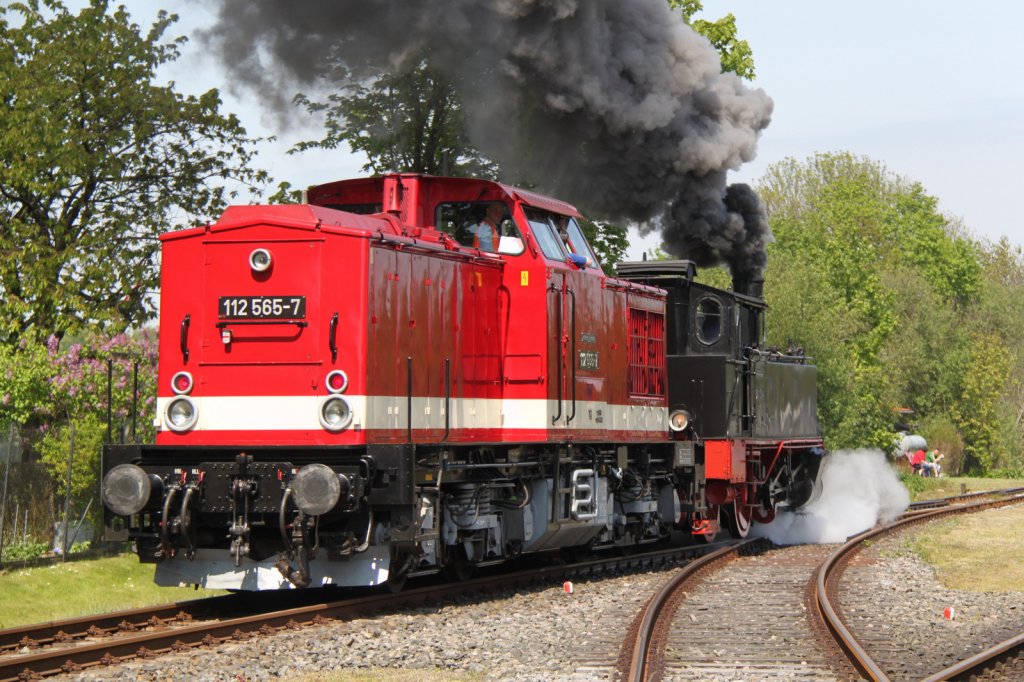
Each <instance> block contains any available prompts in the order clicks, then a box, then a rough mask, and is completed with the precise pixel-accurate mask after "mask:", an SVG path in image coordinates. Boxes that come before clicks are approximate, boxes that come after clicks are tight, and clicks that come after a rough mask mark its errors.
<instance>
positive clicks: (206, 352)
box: [201, 228, 323, 364]
mask: <svg viewBox="0 0 1024 682" xmlns="http://www.w3.org/2000/svg"><path fill="white" fill-rule="evenodd" d="M267 229H268V231H269V230H270V229H271V228H267ZM277 232H280V230H274V233H277ZM227 234H230V232H229V233H227ZM218 236H220V235H218ZM205 247H206V248H205V252H206V257H205V262H204V263H203V265H204V267H203V278H204V281H203V285H204V286H203V305H204V312H205V318H206V320H205V322H204V324H203V334H202V341H201V344H202V356H201V357H202V361H203V362H204V363H211V364H279V363H308V362H315V361H316V360H317V359H318V358H319V357H320V356H319V341H318V340H319V339H320V337H321V336H323V335H322V334H317V333H315V330H316V329H318V328H319V327H320V325H319V319H318V315H319V312H320V293H319V292H320V290H321V282H320V280H321V274H322V272H321V270H322V263H321V254H322V241H321V240H319V239H316V240H309V239H307V240H298V239H287V240H286V239H282V238H281V237H273V238H267V239H254V240H245V241H213V240H211V241H208V242H206V244H205ZM257 251H263V252H265V254H257V253H256V252H257ZM254 254H255V255H254ZM268 259H269V265H267V267H266V268H265V269H263V270H258V268H259V267H262V266H263V263H264V262H265V261H266V260H268ZM254 261H255V263H256V265H255V266H254Z"/></svg>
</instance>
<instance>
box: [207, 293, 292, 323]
mask: <svg viewBox="0 0 1024 682" xmlns="http://www.w3.org/2000/svg"><path fill="white" fill-rule="evenodd" d="M217 316H218V317H219V318H220V319H222V320H223V319H230V320H280V319H284V320H294V319H305V317H306V297H305V296H221V297H220V300H219V302H218V304H217Z"/></svg>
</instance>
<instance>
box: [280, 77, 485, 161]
mask: <svg viewBox="0 0 1024 682" xmlns="http://www.w3.org/2000/svg"><path fill="white" fill-rule="evenodd" d="M347 73H348V72H347V70H346V69H345V67H344V66H343V65H340V64H338V65H335V74H337V75H338V76H339V77H338V78H337V79H336V80H338V81H339V82H342V83H343V86H342V88H341V90H340V92H337V93H334V94H332V95H330V96H329V97H328V98H327V101H326V102H313V101H311V100H310V99H309V98H308V97H306V96H304V95H299V96H298V97H297V98H296V101H297V102H298V103H299V104H302V105H304V106H305V107H306V109H308V110H309V112H310V113H314V114H323V116H324V122H325V126H326V128H327V130H326V133H325V135H324V137H323V138H322V139H321V140H319V141H314V142H300V143H299V144H298V145H296V147H295V149H294V150H293V151H303V150H305V149H310V148H314V147H315V148H320V149H336V148H337V147H338V146H339V145H341V144H342V143H347V144H348V146H349V149H351V150H352V151H353V152H361V153H363V154H365V155H366V158H367V162H366V164H365V165H364V166H363V170H364V171H368V172H370V173H374V174H379V173H387V172H407V173H425V174H428V175H451V176H455V177H469V176H473V177H486V178H493V177H496V175H497V166H496V164H494V163H493V162H491V161H489V160H487V159H485V158H484V157H483V156H482V155H481V154H480V152H478V151H477V150H476V148H475V147H474V146H473V145H472V144H471V143H470V142H469V137H468V135H467V134H466V130H465V126H464V124H463V120H462V113H461V104H460V102H459V99H458V97H457V96H456V94H455V89H454V88H453V87H452V85H451V83H449V82H448V81H447V80H445V79H444V78H443V77H442V76H440V74H438V73H437V72H435V71H434V70H432V69H431V68H430V67H429V66H428V65H427V63H426V62H425V61H421V62H420V63H419V64H417V65H416V66H415V67H414V68H412V69H411V70H409V71H406V72H404V73H396V74H391V73H383V74H380V75H379V76H378V77H377V79H376V80H374V81H372V83H370V84H369V85H367V84H364V83H363V82H362V81H360V80H358V79H354V78H350V77H348V75H347Z"/></svg>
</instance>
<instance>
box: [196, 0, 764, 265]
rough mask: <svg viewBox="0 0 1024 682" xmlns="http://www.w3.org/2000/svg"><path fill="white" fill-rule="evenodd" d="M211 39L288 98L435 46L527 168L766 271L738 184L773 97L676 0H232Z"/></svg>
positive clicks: (273, 97) (477, 138)
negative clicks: (729, 175)
mask: <svg viewBox="0 0 1024 682" xmlns="http://www.w3.org/2000/svg"><path fill="white" fill-rule="evenodd" d="M204 39H205V41H206V43H207V45H208V46H209V47H210V48H211V49H213V50H214V51H216V52H217V53H218V54H219V56H220V57H221V59H222V60H223V61H224V62H225V63H226V64H227V65H228V66H229V67H230V68H231V70H232V72H233V75H234V77H235V78H237V79H238V81H239V82H242V83H244V84H245V85H246V86H247V87H250V88H252V89H254V90H255V91H256V92H258V93H260V95H261V97H263V98H264V100H265V101H266V102H268V103H269V104H271V105H273V106H276V107H278V108H279V109H280V110H281V111H284V108H285V107H286V106H288V104H289V98H290V97H291V95H292V94H294V93H295V92H296V91H297V90H301V89H309V88H311V87H313V88H318V87H320V86H326V87H330V83H329V82H325V79H324V75H325V74H326V73H328V72H329V70H328V69H327V68H326V67H328V66H329V65H332V64H336V63H338V62H340V63H341V64H343V65H344V67H345V69H346V70H347V76H348V77H352V76H355V77H360V76H366V77H369V76H372V75H374V74H378V73H381V72H391V73H396V72H400V71H401V70H402V69H407V68H411V67H413V66H415V65H416V64H417V63H419V61H420V60H423V59H426V60H427V61H428V62H429V64H430V65H431V67H432V68H433V69H435V70H437V71H438V72H439V73H442V74H444V75H445V76H446V77H447V78H449V79H450V80H451V82H452V83H453V84H454V85H455V87H456V88H457V89H458V91H459V94H460V96H461V100H462V102H463V106H464V112H463V113H464V116H465V118H466V121H467V125H468V129H469V133H470V136H471V139H472V140H473V142H474V144H475V145H476V146H477V147H478V148H479V149H480V150H481V151H482V152H483V153H484V154H485V155H487V156H489V157H491V158H493V159H494V160H495V161H497V162H498V163H499V164H500V165H501V167H502V169H503V171H504V172H505V173H506V174H507V175H508V176H509V177H510V179H512V180H513V181H515V180H518V179H528V180H530V181H531V182H532V183H534V184H535V185H536V186H537V187H538V189H540V190H541V191H544V192H547V193H550V194H552V195H555V196H558V197H561V198H564V199H567V200H569V201H572V202H573V203H576V204H577V205H579V206H580V207H581V208H582V209H583V210H584V212H585V213H587V214H588V215H590V217H592V218H597V219H603V220H611V221H631V222H637V223H640V224H641V225H642V229H643V230H645V231H647V232H650V231H652V230H655V229H660V230H661V232H662V238H663V240H664V243H665V248H666V250H667V251H668V252H669V253H671V254H672V255H675V256H678V257H683V258H690V259H693V260H696V261H697V262H698V264H699V265H704V266H706V265H712V264H716V263H718V262H725V263H726V264H727V265H728V266H729V267H730V269H731V270H732V272H733V274H734V275H738V274H739V275H744V274H747V275H749V274H752V273H756V272H759V271H760V270H761V269H762V268H763V266H764V262H765V257H764V246H765V244H766V243H767V242H768V241H770V240H771V233H770V231H769V229H768V224H767V221H766V220H765V219H764V213H763V210H762V209H761V208H760V206H759V202H758V200H757V197H756V195H755V194H754V193H753V192H752V191H750V189H749V188H748V187H746V186H742V185H735V186H733V187H730V188H728V189H727V188H726V182H725V177H726V171H727V170H729V169H735V168H737V167H738V166H739V165H740V164H742V163H744V162H746V161H749V160H751V159H752V158H753V157H754V155H755V151H756V145H757V138H758V136H759V134H760V132H761V131H762V130H763V129H764V128H765V127H766V126H767V125H768V123H769V120H770V117H771V110H772V102H771V99H770V98H769V97H768V96H767V95H766V94H765V93H764V91H762V90H759V89H756V90H753V89H750V88H748V87H747V85H746V84H745V83H744V82H743V81H742V79H740V78H739V77H738V76H736V75H734V74H731V73H722V72H721V66H720V62H719V55H718V53H717V52H716V51H715V50H714V49H713V48H712V47H711V45H710V44H709V43H708V42H707V40H705V39H704V38H703V37H701V36H699V35H698V34H696V33H695V32H694V31H693V30H691V29H690V28H689V27H688V26H686V25H685V23H684V22H683V21H682V19H681V18H680V16H679V15H678V14H677V13H676V12H674V11H672V10H671V9H670V8H669V7H668V3H667V2H666V0H312V1H302V2H281V1H280V0H222V1H221V3H220V8H219V16H218V22H217V24H216V25H215V26H213V27H212V28H211V29H210V30H209V31H207V32H206V33H205V35H204Z"/></svg>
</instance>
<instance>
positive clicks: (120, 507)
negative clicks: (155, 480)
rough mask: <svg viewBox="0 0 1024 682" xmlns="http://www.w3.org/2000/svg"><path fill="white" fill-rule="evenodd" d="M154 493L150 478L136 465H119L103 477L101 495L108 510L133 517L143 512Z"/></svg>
mask: <svg viewBox="0 0 1024 682" xmlns="http://www.w3.org/2000/svg"><path fill="white" fill-rule="evenodd" d="M152 491H153V484H152V483H151V482H150V480H149V476H148V475H147V474H146V472H145V471H143V470H142V469H141V468H140V467H137V466H135V465H134V464H118V465H117V466H116V467H114V468H113V469H111V470H110V471H108V472H107V475H106V476H104V477H103V485H102V486H101V488H100V494H101V496H102V497H103V504H105V505H106V506H107V509H109V510H110V511H112V512H114V513H115V514H120V515H121V516H131V515H132V514H137V513H139V512H140V511H142V509H143V507H145V506H146V503H147V502H149V496H150V494H151V493H152Z"/></svg>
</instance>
